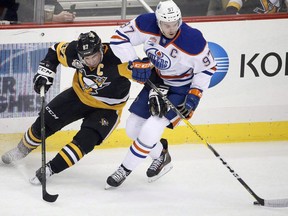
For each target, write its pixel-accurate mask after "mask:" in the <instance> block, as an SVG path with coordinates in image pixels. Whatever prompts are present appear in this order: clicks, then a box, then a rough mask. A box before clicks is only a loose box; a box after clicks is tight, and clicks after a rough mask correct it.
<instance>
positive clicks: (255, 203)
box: [253, 201, 261, 205]
mask: <svg viewBox="0 0 288 216" xmlns="http://www.w3.org/2000/svg"><path fill="white" fill-rule="evenodd" d="M253 204H254V205H261V204H260V203H259V202H257V201H255V202H254V203H253Z"/></svg>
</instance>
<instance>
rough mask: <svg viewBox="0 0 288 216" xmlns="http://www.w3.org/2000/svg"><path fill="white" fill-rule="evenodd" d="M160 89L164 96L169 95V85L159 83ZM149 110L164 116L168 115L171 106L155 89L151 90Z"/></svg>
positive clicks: (152, 113) (155, 114)
mask: <svg viewBox="0 0 288 216" xmlns="http://www.w3.org/2000/svg"><path fill="white" fill-rule="evenodd" d="M158 89H159V90H160V91H161V92H162V94H163V95H164V96H166V95H167V93H168V90H169V87H168V86H164V85H159V87H158ZM148 104H149V110H150V113H151V115H152V116H158V117H160V118H162V117H163V116H165V115H166V113H167V112H168V110H169V106H168V104H167V103H165V101H164V100H163V98H162V97H161V96H160V95H158V94H157V92H156V91H155V90H154V89H151V90H150V92H149V102H148Z"/></svg>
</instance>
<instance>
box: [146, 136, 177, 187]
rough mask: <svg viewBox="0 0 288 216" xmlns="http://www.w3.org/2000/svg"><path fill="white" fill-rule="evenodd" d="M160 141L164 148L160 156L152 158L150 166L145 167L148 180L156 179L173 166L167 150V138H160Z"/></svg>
mask: <svg viewBox="0 0 288 216" xmlns="http://www.w3.org/2000/svg"><path fill="white" fill-rule="evenodd" d="M160 142H161V143H162V145H163V147H164V148H163V150H162V152H161V155H160V157H159V158H156V159H154V160H153V162H152V164H151V165H150V167H149V168H148V169H147V172H146V175H147V176H148V182H154V181H156V180H157V179H159V178H160V177H162V176H163V175H165V174H166V173H167V172H169V171H170V170H171V169H172V168H173V166H172V164H171V156H170V154H169V152H168V143H167V140H166V139H161V141H160Z"/></svg>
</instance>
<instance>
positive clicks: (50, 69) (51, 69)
mask: <svg viewBox="0 0 288 216" xmlns="http://www.w3.org/2000/svg"><path fill="white" fill-rule="evenodd" d="M55 71H56V67H55V66H53V65H51V64H50V62H47V61H41V62H40V64H39V67H38V71H37V73H36V74H35V76H34V78H33V83H34V91H35V92H36V93H38V94H40V88H41V86H44V87H45V93H46V92H47V91H48V89H49V88H50V87H51V86H52V84H53V80H54V77H55Z"/></svg>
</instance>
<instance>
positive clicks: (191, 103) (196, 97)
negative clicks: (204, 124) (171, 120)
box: [177, 88, 202, 119]
mask: <svg viewBox="0 0 288 216" xmlns="http://www.w3.org/2000/svg"><path fill="white" fill-rule="evenodd" d="M201 97H202V90H200V89H197V88H192V89H190V90H189V92H188V94H187V95H186V97H185V100H184V102H183V103H182V104H180V105H178V106H177V108H178V110H179V112H180V113H181V114H182V115H183V116H184V117H185V118H186V119H190V118H191V117H192V115H193V112H194V111H195V110H196V108H197V106H198V103H199V101H200V98H201Z"/></svg>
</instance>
